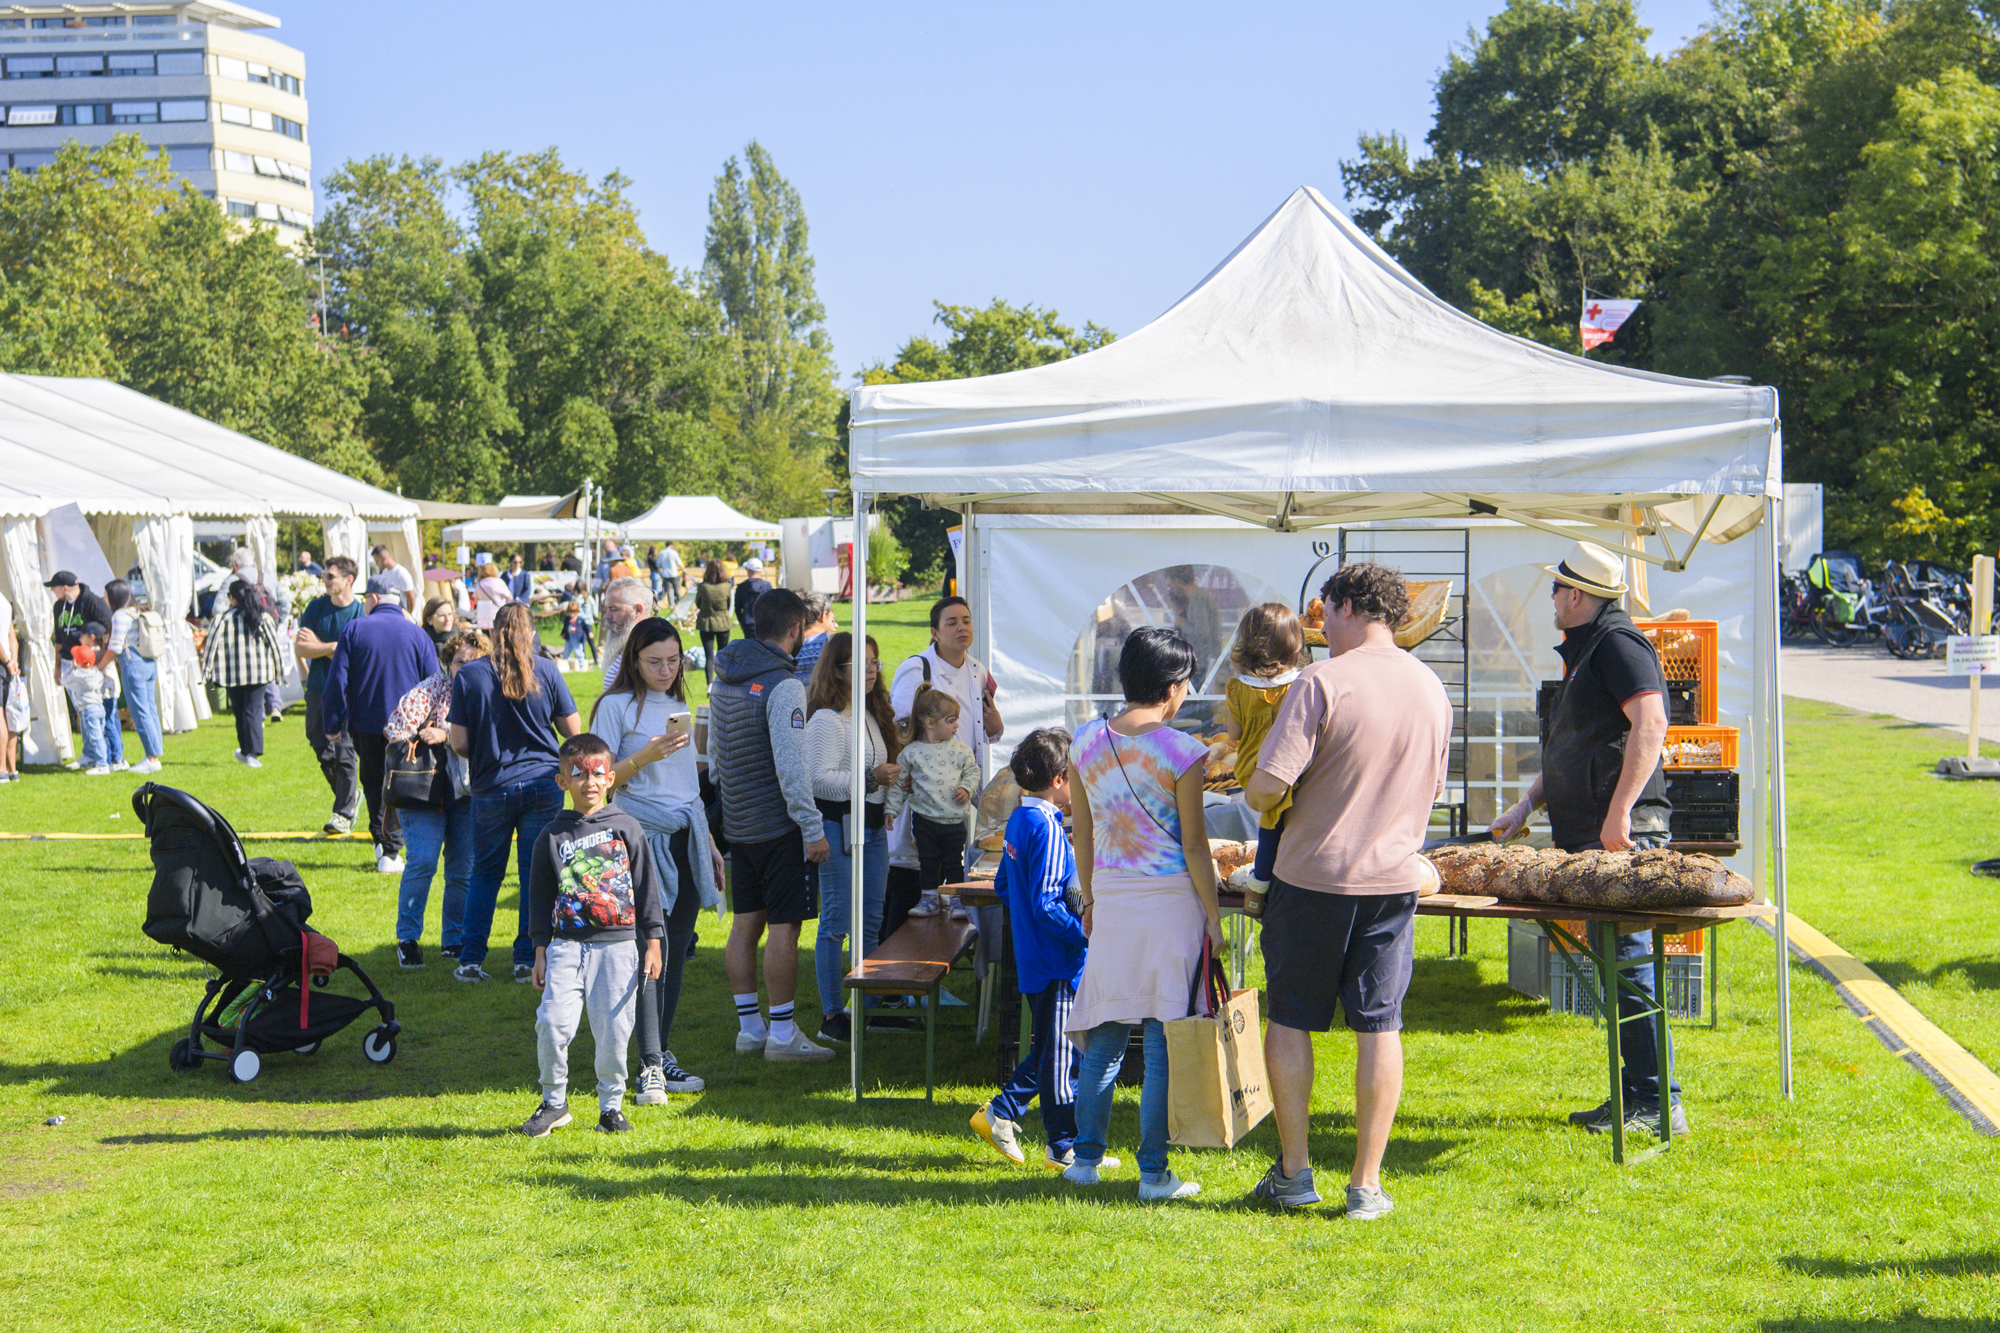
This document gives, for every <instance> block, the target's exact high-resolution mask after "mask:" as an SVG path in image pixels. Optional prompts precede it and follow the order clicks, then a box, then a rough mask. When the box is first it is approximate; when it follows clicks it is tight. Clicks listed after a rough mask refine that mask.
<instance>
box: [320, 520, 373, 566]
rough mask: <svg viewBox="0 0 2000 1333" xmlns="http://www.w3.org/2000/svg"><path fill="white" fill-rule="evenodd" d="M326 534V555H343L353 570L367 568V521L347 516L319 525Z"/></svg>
mask: <svg viewBox="0 0 2000 1333" xmlns="http://www.w3.org/2000/svg"><path fill="white" fill-rule="evenodd" d="M320 526H321V528H323V529H324V530H325V532H326V554H328V555H344V556H346V557H347V558H348V559H349V560H352V561H353V562H354V565H355V568H357V569H366V568H367V567H368V520H367V519H365V518H356V517H355V516H354V515H352V514H348V515H346V516H344V517H341V518H329V519H327V520H325V521H324V522H322V523H321V524H320Z"/></svg>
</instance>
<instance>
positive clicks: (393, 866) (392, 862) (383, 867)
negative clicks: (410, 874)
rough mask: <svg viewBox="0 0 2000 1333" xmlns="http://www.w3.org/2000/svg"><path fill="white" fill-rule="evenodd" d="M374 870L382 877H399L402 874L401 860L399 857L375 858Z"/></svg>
mask: <svg viewBox="0 0 2000 1333" xmlns="http://www.w3.org/2000/svg"><path fill="white" fill-rule="evenodd" d="M375 869H376V870H378V871H379V872H381V873H382V874H384V875H400V874H402V873H403V858H402V857H400V856H378V857H376V858H375Z"/></svg>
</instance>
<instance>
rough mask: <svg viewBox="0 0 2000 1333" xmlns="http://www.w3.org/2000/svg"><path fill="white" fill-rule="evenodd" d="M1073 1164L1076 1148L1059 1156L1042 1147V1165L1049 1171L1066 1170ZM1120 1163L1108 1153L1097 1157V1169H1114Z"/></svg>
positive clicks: (1120, 1164)
mask: <svg viewBox="0 0 2000 1333" xmlns="http://www.w3.org/2000/svg"><path fill="white" fill-rule="evenodd" d="M1075 1164H1076V1149H1074V1148H1070V1149H1067V1150H1065V1151H1064V1152H1063V1153H1062V1155H1061V1156H1057V1155H1056V1154H1055V1153H1053V1152H1050V1151H1049V1150H1048V1149H1047V1148H1044V1149H1042V1165H1043V1166H1045V1167H1047V1168H1048V1169H1049V1170H1051V1171H1067V1170H1069V1168H1070V1167H1072V1166H1074V1165H1075ZM1122 1165H1124V1163H1122V1162H1120V1161H1119V1160H1118V1159H1117V1158H1116V1157H1113V1156H1111V1155H1110V1154H1109V1153H1106V1154H1105V1155H1104V1156H1103V1157H1100V1158H1098V1159H1097V1169H1098V1170H1099V1171H1116V1170H1117V1169H1118V1168H1119V1167H1120V1166H1122Z"/></svg>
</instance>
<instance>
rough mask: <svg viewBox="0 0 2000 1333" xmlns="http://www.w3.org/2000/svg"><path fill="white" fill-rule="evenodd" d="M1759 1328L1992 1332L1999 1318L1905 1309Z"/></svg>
mask: <svg viewBox="0 0 2000 1333" xmlns="http://www.w3.org/2000/svg"><path fill="white" fill-rule="evenodd" d="M1758 1327H1759V1328H1761V1329H1764V1330H1766V1333H1895V1330H1897V1329H1908V1330H1911V1333H1994V1330H1995V1329H2000V1319H1975V1318H1971V1317H1958V1316H1951V1315H1943V1316H1940V1315H1927V1314H1921V1313H1919V1312H1918V1311H1916V1310H1905V1311H1903V1312H1902V1313H1901V1314H1893V1315H1889V1316H1887V1317H1885V1318H1882V1319H1847V1318H1840V1317H1835V1318H1831V1319H1766V1320H1765V1321H1764V1322H1763V1323H1761V1324H1759V1325H1758Z"/></svg>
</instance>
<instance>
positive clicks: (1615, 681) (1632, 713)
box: [1492, 542, 1688, 1134]
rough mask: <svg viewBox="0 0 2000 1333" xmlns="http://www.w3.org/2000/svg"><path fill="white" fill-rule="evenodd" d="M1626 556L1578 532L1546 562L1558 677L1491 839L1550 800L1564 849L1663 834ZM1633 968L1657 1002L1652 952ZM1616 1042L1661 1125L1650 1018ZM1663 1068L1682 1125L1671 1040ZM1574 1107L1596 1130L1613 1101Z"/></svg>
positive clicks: (1661, 777) (1650, 675)
mask: <svg viewBox="0 0 2000 1333" xmlns="http://www.w3.org/2000/svg"><path fill="white" fill-rule="evenodd" d="M1624 564H1625V562H1624V561H1623V559H1621V558H1620V557H1619V556H1616V555H1614V554H1612V553H1611V552H1610V551H1607V550H1605V549H1604V548H1603V547H1601V546H1595V545H1592V544H1591V543H1589V542H1578V543H1577V544H1576V545H1575V546H1574V547H1572V548H1571V550H1570V553H1569V555H1568V556H1567V557H1566V558H1565V559H1564V560H1563V562H1562V563H1561V564H1559V565H1547V566H1544V568H1546V569H1547V570H1548V572H1549V574H1550V576H1551V577H1552V578H1553V579H1554V580H1555V582H1554V584H1553V585H1552V586H1551V588H1550V589H1549V595H1550V597H1551V598H1552V599H1553V600H1554V602H1555V621H1556V628H1557V629H1559V630H1561V631H1562V632H1563V641H1562V643H1561V645H1560V646H1558V648H1557V650H1556V651H1557V652H1559V653H1561V654H1562V659H1563V682H1562V686H1561V688H1560V689H1558V690H1557V691H1556V698H1555V703H1554V705H1553V706H1552V707H1551V708H1550V710H1549V721H1548V733H1547V737H1546V738H1545V739H1544V740H1543V742H1542V771H1541V772H1540V773H1539V774H1538V775H1537V776H1536V778H1535V781H1534V785H1533V786H1531V787H1529V788H1528V794H1527V795H1526V796H1525V797H1523V798H1522V799H1521V800H1520V801H1519V802H1517V803H1516V804H1515V805H1513V806H1512V807H1510V808H1509V809H1508V810H1507V811H1505V812H1504V813H1503V814H1502V815H1501V816H1500V817H1499V818H1498V819H1496V820H1494V821H1493V824H1492V833H1493V837H1494V840H1495V841H1498V842H1505V841H1506V840H1507V839H1509V838H1512V837H1514V836H1516V835H1517V834H1520V833H1521V832H1523V831H1524V830H1526V828H1527V826H1528V817H1529V816H1530V815H1531V814H1533V813H1534V810H1535V807H1536V806H1538V805H1542V804H1545V803H1546V804H1547V806H1548V808H1549V834H1550V837H1551V838H1552V840H1553V841H1554V842H1555V845H1556V846H1558V847H1560V848H1562V849H1563V850H1564V851H1566V852H1585V851H1592V850H1595V849H1599V848H1602V849H1603V850H1605V851H1614V852H1615V851H1624V850H1626V849H1628V848H1639V847H1664V846H1666V845H1667V816H1668V814H1669V813H1670V812H1671V810H1672V808H1673V807H1672V805H1671V803H1670V802H1669V801H1668V800H1667V776H1666V770H1665V769H1664V768H1663V767H1662V766H1661V763H1660V747H1661V745H1662V744H1663V743H1664V742H1665V740H1666V736H1667V707H1666V697H1667V681H1666V676H1665V674H1664V673H1663V672H1662V671H1661V670H1660V659H1659V655H1658V654H1657V653H1656V652H1654V650H1653V645H1652V644H1651V643H1650V642H1648V641H1647V639H1646V636H1645V635H1643V634H1641V633H1640V632H1639V628H1638V626H1636V625H1634V624H1633V623H1632V617H1631V616H1629V615H1627V614H1626V613H1625V609H1624V607H1622V606H1621V605H1620V604H1619V599H1620V598H1622V597H1623V596H1624V595H1625V592H1626V586H1625V578H1624V573H1625V568H1624ZM1651 953H1652V942H1651V940H1650V938H1649V937H1648V936H1647V935H1645V934H1634V935H1620V936H1619V937H1618V958H1619V961H1621V962H1623V961H1625V960H1626V959H1631V958H1640V957H1645V956H1647V955H1650V954H1651ZM1626 975H1627V976H1629V977H1630V978H1631V980H1632V982H1633V983H1634V984H1635V985H1637V986H1638V987H1639V989H1640V990H1642V991H1644V992H1645V994H1646V996H1647V998H1648V999H1650V1000H1653V1001H1655V1002H1657V1000H1658V998H1659V990H1658V987H1657V985H1656V984H1655V983H1656V980H1657V979H1656V978H1655V977H1654V976H1653V968H1652V965H1651V964H1650V963H1647V964H1645V965H1643V966H1640V967H1636V968H1634V969H1632V970H1631V971H1630V972H1628V973H1627V974H1626ZM1640 1011H1641V1002H1640V1000H1639V999H1638V997H1636V996H1633V995H1629V994H1626V993H1624V992H1623V991H1622V990H1621V991H1620V993H1619V996H1618V1012H1619V1014H1620V1016H1621V1017H1630V1016H1632V1015H1635V1014H1637V1013H1639V1012H1640ZM1620 1045H1621V1047H1622V1048H1623V1051H1624V1056H1625V1074H1624V1085H1625V1098H1624V1100H1625V1113H1626V1116H1627V1122H1626V1123H1627V1125H1628V1127H1630V1128H1633V1129H1643V1130H1644V1131H1645V1132H1646V1133H1647V1134H1658V1133H1659V1129H1660V1052H1659V1050H1658V1049H1657V1047H1656V1045H1655V1043H1654V1039H1653V1025H1652V1024H1651V1023H1630V1024H1627V1025H1625V1034H1624V1036H1623V1037H1621V1039H1620ZM1667 1068H1668V1088H1669V1095H1670V1099H1671V1106H1672V1115H1673V1128H1674V1133H1676V1134H1685V1133H1687V1132H1688V1126H1687V1112H1686V1111H1684V1110H1683V1109H1682V1108H1681V1089H1680V1085H1679V1084H1678V1083H1675V1082H1674V1081H1673V1077H1672V1073H1673V1050H1672V1048H1671V1046H1670V1047H1669V1049H1668V1051H1667ZM1569 1119H1570V1123H1571V1124H1573V1125H1581V1126H1583V1128H1585V1129H1587V1130H1589V1131H1590V1132H1591V1133H1593V1134H1602V1133H1606V1132H1608V1131H1609V1130H1610V1128H1611V1103H1610V1101H1609V1099H1607V1100H1606V1101H1605V1102H1604V1103H1603V1105H1601V1106H1598V1107H1596V1108H1594V1109H1592V1110H1589V1111H1576V1112H1572V1113H1571V1115H1570V1118H1569Z"/></svg>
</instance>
